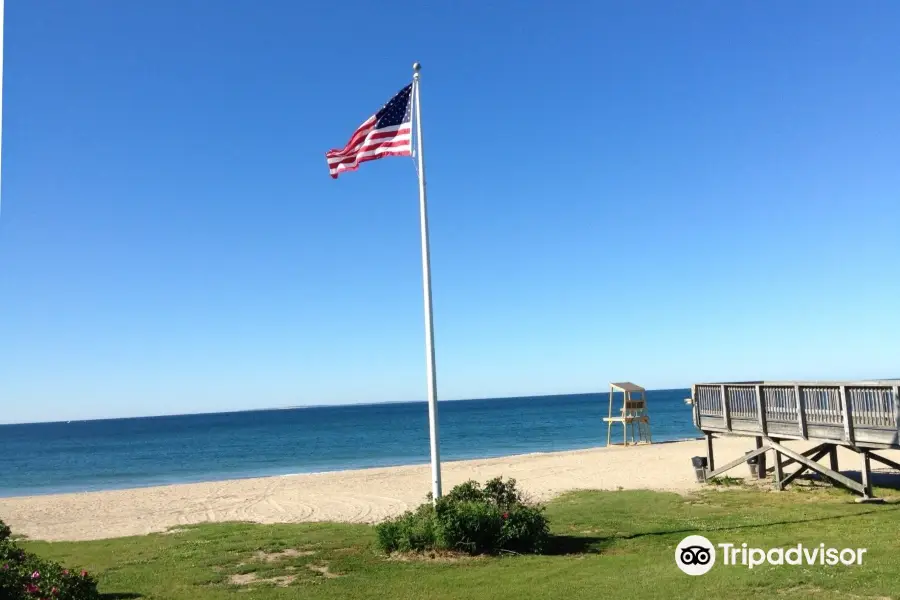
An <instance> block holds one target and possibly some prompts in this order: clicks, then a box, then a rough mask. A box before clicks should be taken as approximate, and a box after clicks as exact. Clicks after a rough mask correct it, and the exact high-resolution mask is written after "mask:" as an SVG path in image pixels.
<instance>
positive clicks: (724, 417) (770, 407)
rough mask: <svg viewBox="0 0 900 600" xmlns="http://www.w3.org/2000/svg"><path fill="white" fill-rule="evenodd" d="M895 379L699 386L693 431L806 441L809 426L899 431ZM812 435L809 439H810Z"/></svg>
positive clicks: (850, 435) (899, 395)
mask: <svg viewBox="0 0 900 600" xmlns="http://www.w3.org/2000/svg"><path fill="white" fill-rule="evenodd" d="M898 384H900V381H875V382H828V383H821V382H795V381H790V382H772V383H766V382H759V383H701V384H696V385H694V386H693V390H692V403H693V404H694V421H695V424H696V425H697V427H698V428H700V429H701V430H703V429H713V430H725V431H739V432H749V433H752V432H760V433H762V434H766V433H767V432H768V430H769V429H772V428H775V429H777V430H778V431H779V432H780V433H783V434H790V435H792V436H796V437H800V438H804V439H805V438H807V433H808V430H809V429H810V428H814V429H817V430H819V431H826V432H827V431H828V430H832V429H833V430H836V429H838V428H840V429H842V430H843V435H841V438H842V439H849V440H850V441H853V439H854V432H855V431H856V430H859V429H868V430H883V431H890V432H893V433H894V434H895V435H894V439H895V440H896V438H897V435H896V434H897V432H898V431H900V389H898ZM813 437H815V436H813Z"/></svg>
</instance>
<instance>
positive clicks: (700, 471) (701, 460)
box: [691, 456, 707, 483]
mask: <svg viewBox="0 0 900 600" xmlns="http://www.w3.org/2000/svg"><path fill="white" fill-rule="evenodd" d="M691 464H692V465H693V466H694V474H695V475H696V476H697V483H706V464H707V462H706V457H705V456H694V457H693V458H691Z"/></svg>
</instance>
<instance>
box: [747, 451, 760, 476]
mask: <svg viewBox="0 0 900 600" xmlns="http://www.w3.org/2000/svg"><path fill="white" fill-rule="evenodd" d="M750 452H753V450H751V451H750ZM750 452H747V454H750ZM747 466H748V467H750V477H752V478H753V479H757V478H758V477H759V456H754V457H753V458H748V459H747Z"/></svg>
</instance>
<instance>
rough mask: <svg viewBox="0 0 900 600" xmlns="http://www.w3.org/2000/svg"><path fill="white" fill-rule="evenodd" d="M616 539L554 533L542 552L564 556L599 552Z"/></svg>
mask: <svg viewBox="0 0 900 600" xmlns="http://www.w3.org/2000/svg"><path fill="white" fill-rule="evenodd" d="M615 541H616V538H615V537H597V536H589V535H585V536H580V535H554V536H551V537H550V544H549V545H548V547H547V551H546V552H544V554H546V555H548V556H564V555H566V554H600V553H602V552H603V550H604V549H605V548H607V547H608V546H610V545H611V544H612V543H613V542H615Z"/></svg>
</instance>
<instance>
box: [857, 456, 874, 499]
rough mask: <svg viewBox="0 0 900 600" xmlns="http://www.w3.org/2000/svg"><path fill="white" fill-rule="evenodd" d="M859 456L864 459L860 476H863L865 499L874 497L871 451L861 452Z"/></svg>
mask: <svg viewBox="0 0 900 600" xmlns="http://www.w3.org/2000/svg"><path fill="white" fill-rule="evenodd" d="M859 455H860V456H861V457H862V468H861V469H860V474H861V476H862V486H863V498H864V499H869V498H871V497H872V464H871V462H869V451H868V450H861V451H860V453H859Z"/></svg>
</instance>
